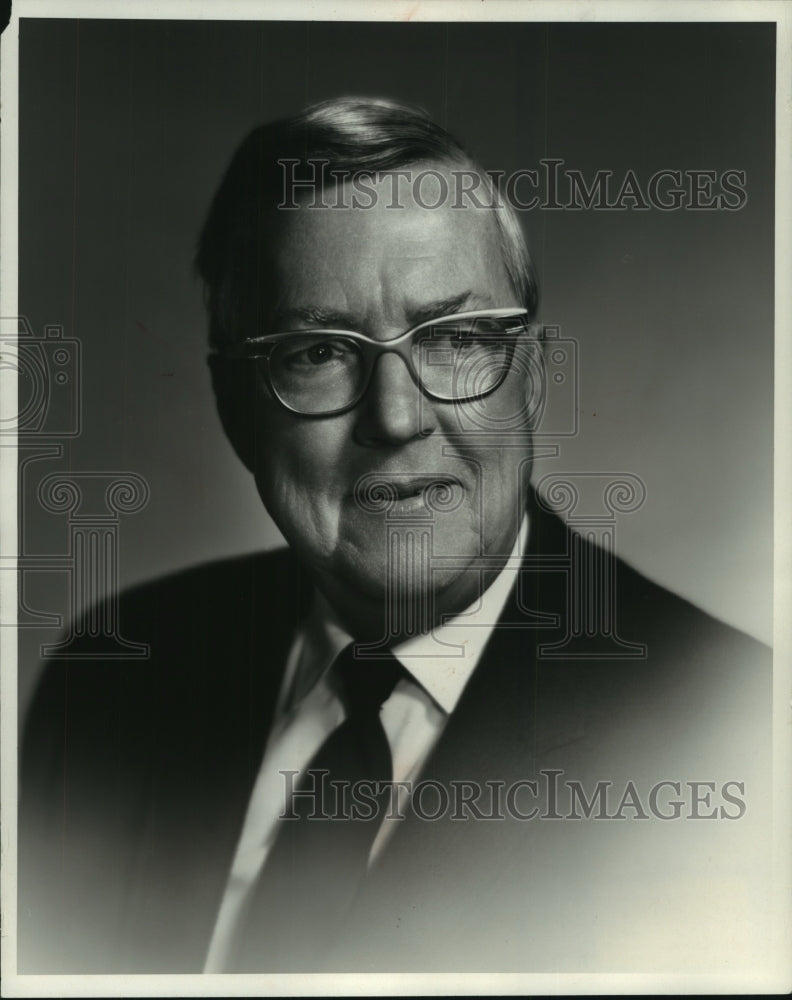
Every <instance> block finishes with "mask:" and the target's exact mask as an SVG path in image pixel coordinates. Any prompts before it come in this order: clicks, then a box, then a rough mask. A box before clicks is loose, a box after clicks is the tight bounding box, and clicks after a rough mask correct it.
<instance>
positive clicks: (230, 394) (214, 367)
mask: <svg viewBox="0 0 792 1000" xmlns="http://www.w3.org/2000/svg"><path fill="white" fill-rule="evenodd" d="M207 361H208V364H209V370H210V371H211V373H212V388H213V389H214V395H215V403H216V404H217V412H218V414H219V415H220V421H221V423H222V425H223V430H224V431H225V433H226V437H227V438H228V440H229V441H230V442H231V445H232V447H233V449H234V451H235V452H236V453H237V456H238V458H239V460H240V461H241V462H242V464H243V465H244V466H245V467H246V468H247V469H248V470H249V471H250V472H252V473H254V474H255V459H256V373H255V371H254V368H253V365H251V364H250V363H249V362H247V361H238V360H236V359H231V358H224V357H222V355H219V354H210V355H209V357H208V359H207Z"/></svg>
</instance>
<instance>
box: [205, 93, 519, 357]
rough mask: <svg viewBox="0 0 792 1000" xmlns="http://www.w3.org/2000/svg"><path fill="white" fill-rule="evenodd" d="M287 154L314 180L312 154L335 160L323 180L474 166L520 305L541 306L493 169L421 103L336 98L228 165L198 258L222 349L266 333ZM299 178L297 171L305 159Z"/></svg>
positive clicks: (250, 143)
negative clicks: (479, 162) (426, 166)
mask: <svg viewBox="0 0 792 1000" xmlns="http://www.w3.org/2000/svg"><path fill="white" fill-rule="evenodd" d="M283 160H294V161H298V163H299V164H300V165H301V166H302V167H304V168H305V170H306V172H305V174H304V176H305V178H307V177H310V178H311V179H313V173H312V172H311V173H308V171H307V168H308V166H310V163H311V161H314V162H315V161H327V166H326V168H325V171H324V176H325V182H327V176H328V175H329V176H331V177H332V174H333V173H336V174H338V175H340V176H342V177H343V176H344V175H349V174H355V173H368V174H371V175H375V176H376V175H378V174H382V173H386V172H387V171H389V170H397V169H399V168H402V167H405V166H408V165H413V164H418V163H423V162H427V161H432V162H435V163H440V164H443V165H449V166H461V167H464V168H466V169H473V170H475V172H476V173H477V174H478V175H479V176H480V177H481V180H482V183H483V186H484V192H485V194H486V196H487V198H488V204H494V205H495V206H496V207H495V208H493V209H492V211H494V213H495V220H496V223H497V227H498V236H499V241H500V246H501V251H502V253H503V260H504V264H505V266H506V270H507V272H508V275H509V277H510V279H511V282H512V284H513V286H514V289H515V291H516V293H517V295H518V297H519V299H520V301H521V303H522V304H523V305H524V307H525V308H526V309H528V311H529V313H530V314H531V315H533V314H534V313H535V311H536V305H537V286H536V280H535V277H534V270H533V266H532V263H531V259H530V256H529V254H528V249H527V247H526V245H525V239H524V236H523V232H522V228H521V226H520V222H519V220H518V219H517V216H516V214H515V212H514V209H513V208H512V207H511V206H510V205H508V204H507V203H506V202H505V201H504V200H503V199H499V198H498V196H497V193H496V192H495V190H494V185H493V183H492V179H491V178H490V177H489V175H487V174H486V173H485V172H484V171H482V170H481V169H480V168H479V167H478V166H476V164H474V163H473V162H472V161H471V160H470V158H469V157H468V155H467V154H466V152H465V150H464V149H463V148H462V146H460V144H459V143H458V142H457V141H456V139H454V138H453V136H451V135H450V134H449V133H448V132H446V131H445V129H442V128H440V126H439V125H436V124H435V123H434V122H433V121H432V120H431V119H430V118H429V116H428V115H427V114H426V112H425V111H423V110H422V109H420V108H415V107H411V106H408V105H405V104H399V103H397V102H395V101H390V100H381V99H369V98H352V97H347V98H338V99H334V100H330V101H323V102H321V103H320V104H314V105H312V106H311V107H309V108H307V109H306V110H305V111H303V112H302V113H301V114H298V115H296V116H294V117H292V118H287V119H283V120H281V121H277V122H274V123H271V124H268V125H263V126H261V127H259V128H256V129H254V130H253V131H252V132H251V133H250V134H249V135H248V136H247V138H245V139H244V141H243V142H242V144H241V145H240V147H239V149H238V150H237V151H236V153H235V154H234V156H233V158H232V160H231V163H230V165H229V167H228V169H227V170H226V173H225V176H224V177H223V180H222V182H221V184H220V187H219V188H218V190H217V193H216V194H215V197H214V199H213V201H212V204H211V207H210V209H209V214H208V217H207V219H206V222H205V224H204V227H203V230H202V231H201V234H200V237H199V240H198V249H197V253H196V257H195V269H196V272H197V273H198V275H199V276H200V278H201V279H202V281H203V283H204V293H205V299H206V304H207V308H208V311H209V326H210V331H209V336H210V343H211V346H212V347H213V348H214V349H215V350H220V349H222V347H223V345H227V344H229V343H233V342H235V341H238V340H241V339H244V337H245V336H249V335H250V334H249V333H248V331H250V330H254V331H256V332H261V330H262V323H263V322H264V317H265V315H266V309H267V304H268V302H271V301H272V297H273V295H274V294H275V288H274V276H273V274H272V268H271V266H270V257H269V252H268V248H269V245H270V242H271V237H272V234H273V231H274V228H275V225H276V222H277V212H276V211H275V209H276V206H277V205H278V203H279V202H281V201H282V198H283V193H284V190H283V189H284V174H283V168H282V166H281V161H283ZM295 176H296V177H297V178H298V179H299V167H298V168H296V173H295ZM321 187H322V182H321V178H319V179H318V182H317V189H318V190H320V189H321Z"/></svg>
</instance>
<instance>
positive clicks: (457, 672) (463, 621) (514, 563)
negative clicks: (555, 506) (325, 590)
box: [293, 514, 529, 714]
mask: <svg viewBox="0 0 792 1000" xmlns="http://www.w3.org/2000/svg"><path fill="white" fill-rule="evenodd" d="M528 531H529V521H528V515H527V514H526V515H525V517H524V518H523V521H522V524H521V525H520V530H519V531H518V532H517V538H516V539H515V542H514V547H513V548H512V551H511V554H510V556H509V558H508V559H507V561H506V564H505V565H504V567H503V568H502V569H501V570H500V572H499V573H498V575H497V576H496V577H495V579H494V580H493V582H492V583H491V584H490V585H489V586H488V587H487V589H486V590H485V591H484V592H483V593H482V594H481V596H480V597H479V598H478V600H476V601H474V602H473V604H471V605H470V606H469V607H468V608H466V609H465V610H464V611H462V612H461V613H460V614H458V615H454V617H452V618H449V619H448V621H445V622H443V624H442V625H440V626H438V627H437V628H435V629H433V630H432V631H431V632H428V633H426V634H424V635H417V636H414V637H413V638H411V639H407V640H406V641H405V642H401V643H399V644H398V645H396V646H394V647H393V655H394V656H395V657H396V658H397V659H398V660H399V662H400V663H401V664H402V666H403V667H404V668H405V670H407V671H408V673H409V674H411V675H412V677H413V679H414V680H415V681H416V682H417V683H418V684H420V685H421V687H423V688H424V690H426V691H427V693H428V694H429V695H430V696H431V697H432V698H433V699H434V701H435V702H437V704H438V705H439V706H440V708H442V709H443V711H444V712H446V713H447V714H450V713H451V712H453V710H454V708H455V707H456V704H457V702H458V701H459V697H460V695H461V694H462V691H463V689H464V687H465V685H466V684H467V682H468V680H469V679H470V676H471V674H472V673H473V671H474V670H475V669H476V666H477V665H478V662H479V660H480V659H481V654H482V653H483V651H484V647H485V646H486V644H487V641H488V639H489V637H490V635H491V634H492V630H493V628H494V627H495V624H496V623H497V621H498V619H499V618H500V616H501V613H502V611H503V608H504V606H505V605H506V601H507V599H508V596H509V593H510V592H511V589H512V587H513V585H514V583H515V581H516V579H517V573H518V572H519V570H520V567H521V565H522V554H523V553H524V552H525V549H526V546H527V543H528ZM353 641H354V640H353V639H352V637H351V636H350V635H349V633H348V632H346V631H345V630H344V628H343V627H342V626H341V625H340V623H339V621H338V619H337V617H336V615H335V613H334V611H333V609H332V608H331V607H330V605H329V604H328V602H327V600H326V599H325V598H324V597H323V595H322V594H320V593H319V592H318V591H316V592H315V595H314V603H313V607H312V609H311V613H310V615H309V618H308V621H307V622H306V625H305V632H304V645H303V651H302V656H301V657H300V664H299V667H298V671H297V676H296V678H295V686H294V689H293V690H294V701H295V702H299V701H300V700H301V699H302V698H303V697H304V696H305V695H306V694H307V693H308V691H310V690H311V688H312V687H313V686H314V684H315V683H316V682H317V681H318V679H319V677H320V676H321V675H322V674H323V673H324V672H325V671H326V670H327V669H328V668H329V667H330V665H331V664H332V662H333V660H334V659H335V658H336V656H337V655H338V654H339V653H340V652H341V650H342V649H343V648H344V647H345V646H347V645H349V643H350V642H353Z"/></svg>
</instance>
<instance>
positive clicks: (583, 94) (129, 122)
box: [19, 19, 775, 708]
mask: <svg viewBox="0 0 792 1000" xmlns="http://www.w3.org/2000/svg"><path fill="white" fill-rule="evenodd" d="M774 61H775V29H774V26H773V25H763V24H648V25H647V24H629V25H626V24H562V25H561V24H559V25H542V24H530V23H519V24H516V23H515V24H511V23H510V24H482V23H476V24H446V23H437V24H406V25H401V24H398V25H397V24H388V23H333V24H328V23H305V22H299V23H297V22H263V23H249V22H236V23H231V22H228V23H223V22H215V23H212V22H167V21H109V20H108V21H80V22H77V21H74V20H31V19H25V20H22V22H21V37H20V93H19V96H20V145H19V158H20V162H19V177H20V195H19V197H20V201H19V209H20V212H19V225H20V233H19V244H20V263H19V275H20V289H19V304H20V312H21V313H22V314H24V315H26V316H27V318H28V319H29V321H30V323H31V324H32V326H33V328H34V330H35V331H36V332H37V333H38V332H41V331H42V330H43V327H44V325H45V324H61V325H62V326H63V328H64V333H65V336H66V337H76V338H78V339H79V341H80V343H81V349H82V368H81V375H82V378H81V381H82V402H81V406H82V432H81V434H80V435H79V437H76V438H74V439H72V440H71V441H67V442H66V444H65V448H64V453H63V456H62V458H60V459H56V460H52V461H49V462H46V461H45V462H39V463H34V465H35V466H36V468H35V469H34V468H33V467H31V470H30V481H29V482H28V483H27V484H26V485H25V487H24V489H25V494H26V495H25V497H24V515H25V522H24V533H25V549H26V551H28V552H30V553H39V554H43V555H48V554H63V553H64V552H66V550H67V547H68V528H67V521H66V518H65V517H63V516H60V517H59V516H57V515H54V514H52V513H47V512H45V511H43V510H42V509H41V506H40V504H39V503H38V501H37V499H36V495H35V488H36V482H37V477H38V479H40V478H41V477H42V476H44V475H45V474H48V473H50V472H52V471H67V470H70V469H71V470H73V471H77V470H79V471H99V472H123V471H131V472H136V473H138V474H139V475H141V476H143V477H144V478H145V479H146V480H147V482H148V483H149V486H150V489H151V499H150V502H149V504H148V506H147V507H146V509H145V510H143V511H142V512H141V513H138V514H135V515H131V516H129V517H128V518H125V519H122V521H121V523H120V580H121V583H122V584H123V585H126V584H128V583H131V582H135V581H139V580H143V579H148V578H152V577H156V576H158V575H161V574H162V573H164V572H166V571H169V570H171V569H174V568H176V567H181V566H186V565H190V564H194V563H199V562H202V561H204V560H206V559H209V558H214V557H219V556H222V555H226V554H229V553H238V552H246V551H250V550H253V549H257V548H263V547H270V546H273V545H276V544H280V539H279V536H278V534H277V532H276V530H275V529H274V528H273V526H272V524H271V522H270V521H269V519H268V517H267V516H266V514H265V513H264V511H263V509H262V507H261V505H260V502H259V500H258V496H257V494H256V492H255V489H254V486H253V483H252V480H251V479H250V477H249V475H248V473H247V472H245V470H244V469H243V468H242V467H241V466H240V465H239V464H238V462H237V460H236V458H235V457H234V456H233V454H232V452H231V449H230V447H229V446H228V445H227V443H226V442H225V440H224V438H223V435H222V431H221V429H220V425H219V421H218V419H217V417H216V414H215V411H214V405H213V400H212V397H211V391H210V385H209V378H208V372H207V369H206V365H205V355H206V347H205V319H204V314H203V309H202V303H201V292H200V288H199V285H198V283H197V282H196V281H195V280H194V278H193V277H192V274H191V259H192V255H193V250H194V245H195V239H196V236H197V233H198V230H199V228H200V225H201V223H202V220H203V216H204V213H205V211H206V209H207V207H208V203H209V200H210V198H211V195H212V193H213V191H214V189H215V187H216V185H217V183H218V181H219V179H220V176H221V174H222V171H223V169H224V167H225V165H226V164H227V162H228V160H229V159H230V156H231V153H232V151H233V150H234V148H235V147H236V145H237V144H238V142H239V141H240V139H241V138H242V137H243V135H244V134H245V133H246V132H247V131H248V130H249V129H250V128H252V127H253V126H255V125H257V124H259V123H261V122H262V121H266V120H269V119H272V118H275V117H280V116H282V115H285V114H289V113H293V112H296V111H298V110H299V109H300V108H302V107H303V106H304V105H305V104H306V103H308V102H311V101H315V100H320V99H324V98H327V97H332V96H339V95H345V94H358V95H370V96H387V97H394V98H397V99H400V100H404V101H408V102H415V103H418V104H420V105H422V106H423V107H425V108H426V109H427V110H428V111H429V113H430V114H431V115H432V117H433V118H435V120H437V121H438V122H439V123H440V124H441V125H443V126H445V127H446V128H448V129H449V130H450V131H451V132H452V133H454V134H455V135H457V136H458V137H459V138H460V139H461V140H462V142H463V143H464V144H465V145H466V146H467V147H468V149H469V150H470V152H471V153H472V155H473V156H474V158H477V159H478V160H479V161H480V162H481V163H482V164H483V166H484V167H485V168H488V169H495V170H504V171H512V170H516V169H519V168H523V167H536V166H537V165H538V160H539V159H540V158H542V157H558V158H563V159H564V160H565V163H566V166H567V167H570V168H575V169H579V170H582V171H583V172H584V174H585V175H586V177H587V178H589V177H590V176H591V175H592V174H593V171H594V170H596V169H598V168H606V169H610V170H612V171H614V173H615V175H616V177H617V178H620V177H622V176H623V174H624V172H625V171H626V170H627V169H630V168H631V169H633V170H635V171H636V174H637V176H638V177H639V178H640V179H641V180H643V181H644V182H645V181H647V180H648V178H649V177H650V176H651V174H652V173H654V172H655V171H657V170H660V169H664V168H669V169H680V170H695V169H710V170H716V171H717V172H718V173H721V172H722V171H724V170H727V169H737V170H745V171H746V172H747V192H748V201H747V204H746V206H745V207H744V208H743V209H742V210H741V211H738V212H726V211H678V212H660V211H657V210H655V209H653V210H650V211H647V212H639V211H629V210H628V211H622V212H619V211H582V212H570V211H539V210H536V211H532V212H527V213H523V221H524V222H525V225H526V231H527V234H528V239H529V245H530V247H531V250H532V253H533V255H534V258H535V260H536V263H537V266H538V271H539V277H540V286H541V293H542V317H541V318H542V319H543V320H544V322H545V323H552V324H557V325H559V326H560V328H561V331H562V333H563V335H564V336H566V337H571V338H575V339H576V340H577V341H578V343H579V351H580V360H581V387H580V396H579V434H578V435H577V437H575V438H573V439H565V440H563V441H562V442H561V453H560V456H559V457H558V458H554V459H548V460H546V461H545V462H543V463H540V464H539V466H538V467H537V470H536V473H535V476H534V479H535V481H538V480H539V479H540V478H541V477H542V475H545V474H546V473H549V472H556V471H559V472H560V471H566V472H586V471H589V472H600V471H601V472H630V473H633V474H634V475H637V476H639V477H641V479H643V481H644V482H645V484H646V488H647V500H646V502H645V504H644V505H643V507H642V508H641V509H640V510H639V511H637V512H636V513H633V514H630V515H625V516H623V517H622V518H621V519H620V520H619V522H618V532H617V535H618V551H619V552H620V554H621V555H623V556H624V557H625V558H626V559H627V560H628V561H630V562H631V563H633V564H634V565H636V566H637V567H638V568H640V569H641V570H642V571H643V572H645V573H646V574H647V575H649V576H650V577H652V578H653V579H656V580H659V581H660V582H662V583H664V584H666V585H668V586H670V587H672V588H673V589H675V590H677V591H679V592H681V593H682V594H684V595H686V596H688V597H690V599H692V600H694V601H695V602H696V603H698V604H700V605H701V606H703V607H704V608H706V609H707V610H709V611H711V612H712V613H714V614H716V615H717V616H719V617H721V618H723V619H725V620H727V621H729V622H732V623H734V624H736V625H738V626H739V627H741V628H743V629H745V630H747V631H749V632H751V633H753V634H755V635H757V636H759V637H761V638H764V639H766V640H768V639H769V637H770V632H771V608H772V521H771V509H772V508H771V503H772V455H773V452H772V446H773V442H772V412H773V398H772V385H773V382H772V378H773V185H774V176H773V162H774V147H773V140H774V90H775V79H774ZM69 405H71V404H69ZM53 412H54V411H53ZM24 591H25V598H26V600H27V601H28V603H29V604H30V606H32V607H34V608H37V609H39V610H42V611H44V610H46V611H55V612H57V613H59V614H62V615H65V616H68V614H69V613H70V602H69V594H68V586H67V578H66V575H65V574H63V573H59V572H54V571H52V572H46V571H43V572H38V573H35V574H29V575H27V576H26V578H25V584H24ZM56 636H57V630H55V629H52V628H48V629H30V630H23V631H22V633H21V657H20V695H21V703H22V708H24V706H25V704H26V700H27V697H28V694H29V691H30V688H31V684H32V682H33V680H34V678H35V675H36V668H35V659H36V651H37V649H38V645H39V644H40V643H41V642H51V641H54V639H55V638H56ZM130 638H134V637H130Z"/></svg>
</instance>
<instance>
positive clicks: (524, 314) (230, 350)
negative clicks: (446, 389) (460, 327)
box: [217, 306, 541, 417]
mask: <svg viewBox="0 0 792 1000" xmlns="http://www.w3.org/2000/svg"><path fill="white" fill-rule="evenodd" d="M490 318H491V319H512V318H513V319H523V320H527V319H529V318H530V313H529V311H528V310H527V309H525V308H520V307H517V306H514V307H507V308H501V309H475V310H472V311H468V312H460V313H451V314H449V315H447V316H438V317H436V318H435V319H428V320H423V322H421V323H418V324H417V325H416V326H413V327H410V329H409V330H405V331H404V333H400V334H399V335H398V337H393V338H392V339H391V340H374V338H373V337H369V336H368V335H367V334H365V333H359V332H358V331H356V330H333V329H329V328H327V329H325V328H320V329H315V330H283V331H280V332H277V333H265V334H262V335H261V336H258V337H250V338H249V339H247V340H243V341H240V342H239V343H237V344H231V345H229V346H228V347H224V348H222V349H221V350H220V351H218V352H217V354H219V355H220V356H221V357H224V358H230V359H232V360H242V361H245V360H250V361H264V362H265V363H266V368H265V369H264V376H265V379H266V383H267V388H268V389H269V391H270V393H271V394H272V396H273V398H274V399H275V400H277V402H278V403H280V405H281V406H283V407H284V409H286V410H288V411H289V412H290V413H294V414H296V415H297V416H300V417H334V416H338V415H339V414H341V413H346V412H348V411H349V410H352V409H354V407H356V406H357V405H358V403H359V402H360V401H361V399H363V397H364V396H365V395H366V392H367V391H368V388H369V385H370V383H371V376H372V374H373V372H374V367H375V365H376V363H377V361H378V360H379V358H380V357H382V355H383V354H396V355H398V357H400V358H401V359H402V361H403V362H404V364H405V366H406V368H407V371H408V372H409V374H410V378H412V380H413V382H414V383H415V385H416V386H417V388H418V389H419V390H420V391H421V392H422V393H423V394H424V395H425V396H427V397H428V398H429V399H433V400H435V401H436V402H440V403H469V402H473V401H474V400H477V399H483V398H484V397H485V396H489V395H491V394H492V393H493V392H495V391H496V390H497V389H499V388H500V387H501V385H503V382H504V380H505V379H506V376H507V375H508V374H509V371H510V369H511V365H512V362H513V360H514V344H513V345H512V350H511V353H510V355H509V360H508V364H507V365H506V366H505V368H504V372H503V375H502V376H501V377H500V378H499V379H498V381H497V382H496V384H495V385H493V386H492V387H491V388H489V389H485V390H484V391H483V392H478V393H471V394H470V395H466V396H461V397H450V398H446V397H445V396H438V395H437V393H434V392H431V391H430V390H429V389H427V388H426V386H425V385H424V384H423V383H422V381H421V377H420V375H419V374H418V370H417V368H416V366H415V363H414V361H413V357H412V343H413V340H414V338H415V335H416V334H417V333H420V331H421V330H424V329H426V328H427V327H431V326H436V325H439V324H442V323H449V324H450V323H451V322H452V321H454V320H470V319H490ZM528 331H529V324H528V323H525V324H522V325H520V326H519V327H517V328H515V329H514V330H506V331H504V333H503V334H500V335H499V336H502V337H509V336H511V337H513V338H514V343H515V344H516V339H517V337H518V336H520V335H521V334H525V333H527V332H528ZM328 334H329V335H332V336H334V337H345V338H346V339H348V340H352V341H354V342H355V343H356V344H358V345H359V346H360V350H361V356H362V359H363V362H364V366H365V367H364V370H363V378H362V380H361V389H360V391H359V392H358V393H357V394H356V395H355V396H354V398H353V399H352V400H351V402H349V403H345V404H344V405H343V406H340V407H336V409H334V410H323V411H322V412H321V413H304V412H303V411H302V410H298V409H296V408H295V407H293V406H291V405H290V404H289V403H287V402H286V400H285V399H283V398H282V397H281V396H280V395H279V393H278V391H277V389H276V388H275V386H274V384H273V381H272V373H271V371H270V355H271V353H272V351H273V349H274V348H275V347H277V346H278V344H281V343H283V342H284V341H285V340H288V339H289V338H290V337H294V336H313V335H317V336H322V335H328ZM537 339H541V334H539V335H538V337H537ZM259 348H263V350H259Z"/></svg>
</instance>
